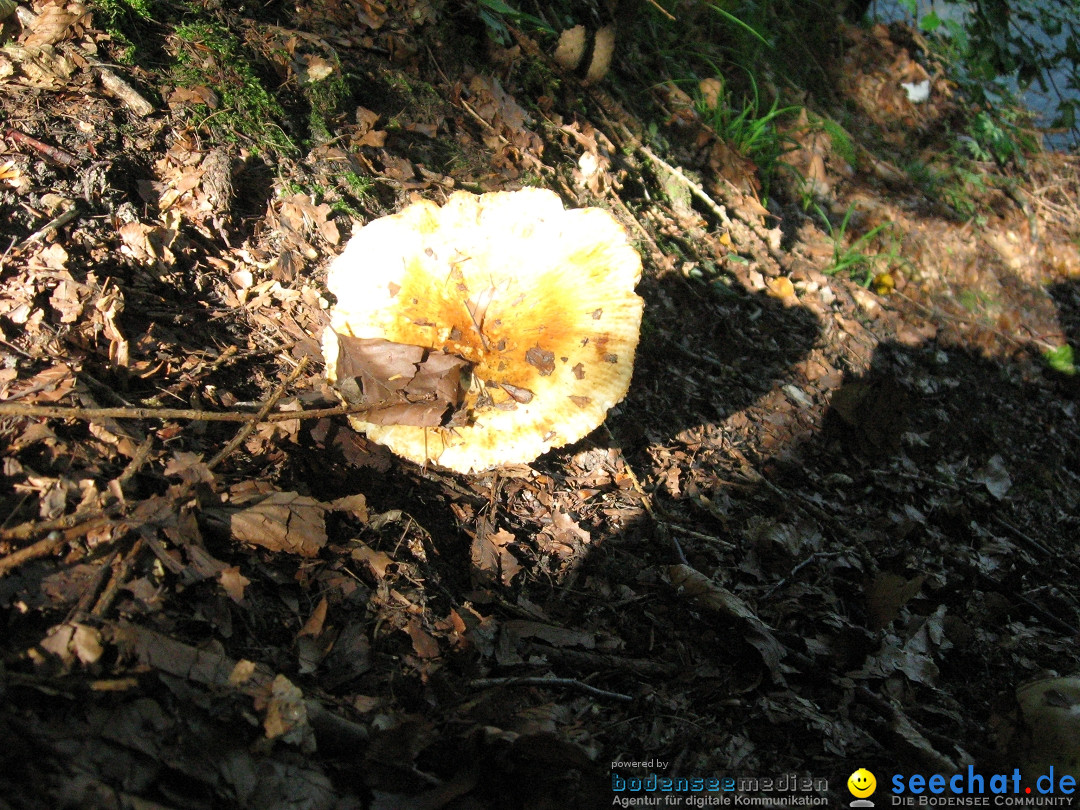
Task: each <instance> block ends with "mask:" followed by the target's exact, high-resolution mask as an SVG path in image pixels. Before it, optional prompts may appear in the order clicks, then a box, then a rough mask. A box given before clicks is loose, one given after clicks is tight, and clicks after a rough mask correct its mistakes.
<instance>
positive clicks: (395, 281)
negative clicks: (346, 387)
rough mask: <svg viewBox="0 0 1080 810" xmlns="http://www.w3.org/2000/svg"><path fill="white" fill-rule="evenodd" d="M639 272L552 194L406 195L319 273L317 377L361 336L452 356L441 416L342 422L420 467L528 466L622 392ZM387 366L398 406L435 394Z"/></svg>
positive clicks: (605, 231)
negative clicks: (323, 321)
mask: <svg viewBox="0 0 1080 810" xmlns="http://www.w3.org/2000/svg"><path fill="white" fill-rule="evenodd" d="M640 277H641V259H640V257H639V256H638V254H637V252H636V251H635V250H634V249H633V248H632V247H631V246H630V245H629V244H628V243H627V240H626V233H625V232H624V231H623V229H622V227H621V226H620V225H619V224H618V223H617V222H616V221H615V219H614V218H613V217H612V216H611V215H610V214H608V213H607V212H606V211H603V210H601V209H598V208H584V209H573V210H566V209H564V208H563V205H562V202H561V201H560V199H559V197H558V196H557V195H556V194H555V193H553V192H551V191H548V190H544V189H522V190H521V191H515V192H495V193H490V194H482V195H479V196H477V195H474V194H469V193H466V192H456V193H454V194H453V195H451V197H450V199H449V200H448V201H447V203H446V204H445V205H444V206H443V207H441V208H440V207H439V206H437V205H435V204H434V203H431V202H428V201H421V202H417V203H414V204H412V205H410V206H409V207H407V208H406V209H404V210H403V211H401V212H400V213H398V214H395V215H393V216H388V217H383V218H381V219H378V220H375V221H373V222H371V223H369V224H367V225H365V226H364V227H363V228H361V229H360V231H359V232H358V233H357V234H356V235H355V236H354V237H353V238H352V240H351V241H350V242H349V244H348V246H347V247H346V248H345V251H344V252H343V253H342V254H341V255H340V256H339V257H338V258H337V259H336V260H335V261H334V262H333V264H332V266H331V267H330V271H329V277H328V279H327V285H328V286H329V288H330V291H331V292H333V293H334V295H336V296H337V304H336V306H335V307H334V309H333V311H332V313H331V324H330V327H329V328H328V329H327V330H326V332H325V333H324V335H323V352H324V355H325V357H326V362H327V376H328V378H329V379H330V380H331V382H334V381H338V382H339V383H340V382H341V381H342V380H341V379H339V378H340V377H343V376H345V375H341V374H339V372H338V364H339V357H340V356H341V353H342V351H343V349H344V350H346V351H348V350H349V348H348V347H349V346H350V345H357V346H359V345H368V344H367V343H365V341H370V340H379V341H388V342H389V344H371V345H375V346H379V345H383V346H384V347H388V348H391V349H392V348H393V345H390V344H396V345H402V344H403V345H405V346H412V347H421V348H423V349H425V350H428V351H427V352H425V353H424V356H425V358H427V359H429V360H430V359H433V358H437V357H438V356H439V355H441V354H446V355H450V356H451V357H456V358H461V359H462V360H464V361H466V365H464V369H463V370H464V373H461V375H460V381H461V388H460V391H459V394H460V397H459V401H456V402H451V403H449V404H450V405H451V406H452V407H449V408H439V409H437V410H445V414H444V415H443V417H442V421H441V423H440V424H438V425H436V426H424V424H427V423H424V424H374V423H373V422H374V421H375V420H374V419H373V417H370V416H369V417H368V418H369V419H371V420H372V421H364V420H362V419H359V418H355V417H354V418H353V421H352V423H353V425H354V427H356V428H357V429H358V430H362V431H364V432H366V433H367V435H368V437H369V438H371V439H372V440H374V441H376V442H379V443H380V444H384V445H386V446H387V447H389V448H390V449H391V450H392V451H394V452H395V453H397V454H398V455H401V456H403V457H405V458H407V459H410V460H412V461H415V462H416V463H418V464H425V463H433V464H437V465H439V466H441V467H445V468H448V469H451V470H456V471H459V472H479V471H482V470H486V469H490V468H492V467H495V466H498V465H501V464H521V463H527V462H529V461H532V460H533V459H535V458H536V457H537V456H539V455H540V454H541V453H544V452H546V451H547V450H549V449H551V448H553V447H561V446H562V445H565V444H568V443H570V442H574V441H577V440H578V439H580V438H582V437H584V436H585V435H586V434H588V433H589V432H590V431H592V430H593V429H594V428H596V427H597V426H598V425H599V424H601V423H602V422H603V421H604V417H605V416H606V414H607V412H608V410H609V409H610V408H611V407H612V406H613V405H615V404H616V403H617V402H619V401H620V400H621V399H622V398H623V397H624V396H625V395H626V391H627V389H628V388H629V385H630V376H631V373H632V371H633V365H634V351H635V349H636V348H637V342H638V335H639V332H640V328H641V312H642V304H643V302H642V300H641V298H639V297H638V296H637V295H636V294H635V293H634V286H635V285H636V284H637V282H638V280H639V279H640ZM343 338H344V340H343ZM350 338H358V339H361V341H360V342H352V343H350V341H349V339H350ZM390 353H391V354H394V355H397V354H399V352H390ZM437 366H438V368H440V369H441V368H443V367H445V366H452V367H453V368H454V369H457V368H458V367H459V366H461V364H454V363H445V362H444V363H439V364H437ZM414 367H416V368H418V369H419V368H420V365H419V364H417V365H416V366H414ZM352 371H353V367H352V366H350V371H349V373H352ZM438 373H442V372H441V371H440V372H438ZM457 373H458V372H457V371H456V370H455V371H454V374H457ZM389 376H392V377H394V378H395V380H397V382H393V381H392V382H390V383H388V385H389V386H390V387H395V386H397V387H398V388H399V389H400V390H401V391H403V393H401V396H402V397H404V399H405V400H406V401H409V402H412V401H413V400H414V399H415V400H417V401H421V400H424V398H425V397H427V401H428V402H430V401H431V399H432V397H433V396H435V395H434V394H432V393H431V389H432V386H431V385H421V386H415V385H414V386H413V388H417V389H418V390H419V389H423V391H424V392H426V393H419V394H415V393H414V394H410V392H409V390H408V389H407V388H404V389H403V388H401V383H402V380H401V379H398V378H399V377H401V375H400V374H397V373H395V374H391V375H389ZM406 376H407V375H406ZM404 382H408V380H404ZM456 384H457V377H455V378H454V385H456ZM454 385H450V386H446V385H444V386H443V394H440V395H439V396H443V397H445V396H446V394H445V391H446V390H449V389H450V388H453V387H454ZM440 401H441V400H440ZM379 421H384V422H385V421H386V420H385V419H383V420H379Z"/></svg>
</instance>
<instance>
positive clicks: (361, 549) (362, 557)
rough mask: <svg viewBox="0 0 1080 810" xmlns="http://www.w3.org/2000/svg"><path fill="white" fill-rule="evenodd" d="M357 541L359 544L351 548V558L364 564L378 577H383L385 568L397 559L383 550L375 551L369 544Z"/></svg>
mask: <svg viewBox="0 0 1080 810" xmlns="http://www.w3.org/2000/svg"><path fill="white" fill-rule="evenodd" d="M357 542H358V543H359V546H358V547H357V548H354V549H353V550H352V558H353V559H354V560H356V561H357V562H359V563H363V564H364V565H366V566H367V567H368V568H369V569H370V570H371V573H373V574H374V575H375V576H377V577H378V578H379V579H382V578H383V577H385V576H386V569H387V568H388V567H389V566H391V565H394V564H395V563H396V562H397V561H396V560H395V559H394V558H393V557H391V556H390V555H389V554H387V553H386V552H384V551H376V550H375V549H373V548H371V546H368V545H366V544H364V543H360V541H357Z"/></svg>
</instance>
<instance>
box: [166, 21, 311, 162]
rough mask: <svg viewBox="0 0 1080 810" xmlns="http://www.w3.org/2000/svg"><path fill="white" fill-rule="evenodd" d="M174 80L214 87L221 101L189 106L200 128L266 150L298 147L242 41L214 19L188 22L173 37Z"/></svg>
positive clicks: (283, 151)
mask: <svg viewBox="0 0 1080 810" xmlns="http://www.w3.org/2000/svg"><path fill="white" fill-rule="evenodd" d="M172 41H173V45H174V49H175V54H174V63H173V67H172V79H173V81H175V82H176V84H177V85H178V86H180V87H189V88H192V87H200V86H204V87H207V88H209V89H210V90H212V91H213V92H214V94H215V95H216V96H217V104H216V105H215V106H214V108H213V109H211V108H210V107H209V106H208V105H203V104H196V105H193V106H192V107H190V108H187V113H188V117H189V119H190V120H191V122H192V123H193V124H194V125H195V126H196V127H197V128H199V129H205V130H206V131H208V132H210V133H211V135H213V136H214V137H215V138H217V139H219V140H222V141H226V142H234V143H235V142H239V141H243V142H245V144H246V145H247V146H249V147H250V148H252V149H254V150H255V151H256V152H261V153H279V154H291V153H295V152H296V146H295V145H294V144H293V142H292V140H291V139H290V138H289V136H288V135H286V134H285V131H284V130H283V129H282V127H281V125H280V123H279V122H280V121H281V120H283V119H284V117H285V113H284V111H283V110H282V108H281V105H280V104H279V103H278V102H277V100H276V99H275V98H274V97H273V96H272V95H271V94H270V93H269V92H268V91H267V90H266V88H265V87H264V86H263V84H262V81H261V80H260V79H259V77H258V75H257V74H256V72H255V69H254V68H253V67H252V65H251V63H250V62H249V60H248V54H247V53H246V52H245V50H244V47H243V45H242V44H241V42H240V41H239V40H238V39H237V38H236V37H235V36H234V35H233V34H232V33H230V32H229V31H228V29H226V28H225V27H224V26H222V25H219V24H217V23H213V22H203V21H199V22H186V23H181V24H179V25H177V26H176V28H175V30H174V31H173V37H172Z"/></svg>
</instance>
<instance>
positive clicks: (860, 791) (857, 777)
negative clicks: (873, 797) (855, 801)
mask: <svg viewBox="0 0 1080 810" xmlns="http://www.w3.org/2000/svg"><path fill="white" fill-rule="evenodd" d="M847 789H848V790H850V791H851V795H852V796H855V797H857V798H859V799H865V798H866V797H867V796H869V795H870V794H871V793H873V792H874V791H875V790H877V779H876V778H874V775H873V774H872V773H870V771H868V770H866V768H859V770H857V771H855V773H853V774H852V775H851V776H849V777H848V780H847Z"/></svg>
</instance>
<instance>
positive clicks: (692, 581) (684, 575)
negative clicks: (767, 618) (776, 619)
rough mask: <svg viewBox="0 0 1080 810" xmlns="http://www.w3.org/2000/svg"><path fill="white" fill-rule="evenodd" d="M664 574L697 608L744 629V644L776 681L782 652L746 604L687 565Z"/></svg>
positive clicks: (672, 568) (774, 638) (784, 650)
mask: <svg viewBox="0 0 1080 810" xmlns="http://www.w3.org/2000/svg"><path fill="white" fill-rule="evenodd" d="M667 575H668V578H669V580H670V582H671V584H672V586H673V587H675V588H676V589H677V590H678V591H679V593H680V594H682V595H683V596H685V597H687V598H689V599H690V600H691V601H692V602H693V603H694V604H695V605H697V606H698V607H701V608H705V609H708V610H711V611H713V612H715V613H718V614H720V615H721V616H726V617H727V618H729V619H734V620H737V621H738V622H739V623H741V624H742V625H743V627H744V629H745V630H746V641H747V642H748V643H749V644H750V645H752V646H753V647H754V648H755V649H756V650H757V651H758V652H759V653H761V658H762V660H763V661H764V662H765V665H766V666H767V667H768V669H769V671H770V672H771V673H772V675H773V678H774V679H779V678H780V659H781V658H783V657H784V654H785V652H786V649H785V647H784V645H783V644H781V643H780V641H779V640H777V638H776V636H774V635H773V631H772V630H771V629H769V627H768V625H766V624H765V623H764V622H763V621H761V619H759V618H758V617H757V614H756V613H754V611H753V610H752V609H751V608H750V606H749V605H747V604H746V603H745V602H744V601H743V600H741V599H740V598H739V597H737V596H736V595H735V594H733V593H732V592H731V591H729V590H727V589H726V588H724V587H722V586H720V585H718V584H717V583H715V582H713V581H712V580H711V579H709V578H708V577H707V576H705V575H704V574H702V573H701V572H700V571H697V570H696V569H694V568H691V567H690V566H689V565H671V566H668V568H667Z"/></svg>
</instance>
